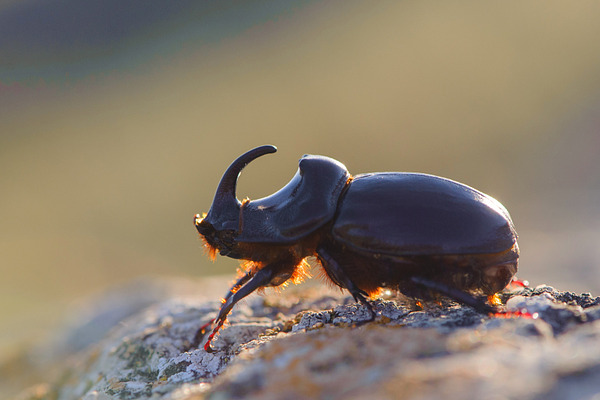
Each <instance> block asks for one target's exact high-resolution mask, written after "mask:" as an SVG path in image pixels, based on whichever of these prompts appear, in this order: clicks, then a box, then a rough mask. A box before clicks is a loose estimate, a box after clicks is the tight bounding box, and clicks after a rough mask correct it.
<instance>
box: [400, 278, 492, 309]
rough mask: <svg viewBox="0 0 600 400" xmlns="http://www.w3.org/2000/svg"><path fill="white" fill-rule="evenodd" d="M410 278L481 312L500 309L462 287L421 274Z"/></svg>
mask: <svg viewBox="0 0 600 400" xmlns="http://www.w3.org/2000/svg"><path fill="white" fill-rule="evenodd" d="M410 280H411V281H412V282H413V283H416V284H417V285H419V286H422V287H425V288H427V289H430V290H434V291H436V292H438V293H441V294H443V295H445V296H447V297H450V298H451V299H453V300H456V301H458V302H459V303H462V304H466V305H468V306H471V307H473V308H474V309H475V310H477V311H479V312H481V313H485V314H495V313H497V312H498V310H497V309H496V308H495V307H493V306H490V305H489V304H487V303H486V302H485V301H483V300H481V299H478V298H476V297H474V296H472V295H471V294H469V293H467V292H463V291H462V290H460V289H456V288H453V287H451V286H448V285H445V284H443V283H441V282H436V281H432V280H430V279H427V278H423V277H421V276H413V277H412V278H410Z"/></svg>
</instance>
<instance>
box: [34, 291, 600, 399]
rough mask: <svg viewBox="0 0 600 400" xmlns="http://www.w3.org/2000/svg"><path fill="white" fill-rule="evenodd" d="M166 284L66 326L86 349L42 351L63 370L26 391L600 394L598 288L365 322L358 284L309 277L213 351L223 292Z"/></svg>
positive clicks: (91, 394) (390, 308) (62, 395)
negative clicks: (495, 309) (489, 312)
mask: <svg viewBox="0 0 600 400" xmlns="http://www.w3.org/2000/svg"><path fill="white" fill-rule="evenodd" d="M150 286H151V285H150ZM157 286H160V285H157ZM160 287H161V288H162V289H161V290H157V292H160V296H156V297H155V299H154V301H146V302H144V303H143V304H144V305H145V307H141V306H136V307H133V308H134V310H130V311H129V312H127V313H124V314H127V315H129V316H128V317H127V318H125V319H124V320H123V321H121V322H120V323H118V324H116V325H114V326H113V327H112V328H111V329H110V330H108V331H107V330H106V327H103V328H99V329H96V330H94V329H91V331H90V326H89V321H93V320H94V311H93V310H94V309H93V308H92V309H91V310H90V311H89V313H91V314H90V315H89V317H90V318H88V324H87V325H86V324H82V325H81V326H71V327H70V328H69V332H67V333H64V334H63V335H62V336H63V337H72V335H73V334H76V336H80V337H79V341H78V347H77V348H73V349H71V350H65V349H63V350H62V353H61V354H57V353H56V352H55V353H54V355H53V356H52V357H54V360H51V359H52V357H46V359H47V361H46V364H43V365H38V366H37V367H38V368H46V369H49V370H50V369H51V370H53V371H54V373H53V374H52V376H49V377H48V378H47V379H48V381H47V382H46V383H43V384H40V385H37V386H34V387H32V388H31V389H29V390H28V391H26V392H24V393H23V394H22V398H31V399H34V398H50V399H76V398H84V399H90V400H91V399H138V398H153V399H173V400H175V399H177V400H179V399H202V398H208V399H233V398H256V399H259V398H260V399H296V398H328V399H338V398H339V399H342V398H344V399H347V398H350V399H352V398H357V399H358V398H365V397H367V396H368V398H375V399H388V398H390V399H391V398H403V399H438V398H461V399H512V398H514V399H517V398H518V399H542V398H543V399H565V398H569V399H591V398H598V397H594V396H600V298H599V297H592V296H591V295H589V294H582V295H578V294H574V293H568V292H560V291H557V290H555V289H553V288H551V287H549V286H542V287H538V288H535V289H532V288H525V289H520V290H517V291H515V292H511V293H505V294H504V295H503V300H504V301H505V302H506V307H507V308H508V309H509V310H512V311H521V312H528V313H530V314H531V315H532V316H534V317H535V318H525V317H514V318H491V317H487V316H484V315H481V314H478V313H477V312H475V311H473V310H472V309H470V308H469V307H465V306H461V305H458V304H455V303H452V302H449V301H448V302H445V303H444V304H442V305H437V304H426V305H425V308H424V309H422V310H417V309H416V307H415V306H414V305H413V304H412V303H411V302H410V301H407V300H406V299H397V298H393V297H387V298H384V299H380V300H377V301H375V303H374V305H375V309H376V310H377V312H378V318H377V320H376V321H375V322H373V323H367V324H362V325H360V324H357V323H359V322H360V321H363V320H364V319H366V318H367V317H368V313H367V311H366V310H365V309H364V307H362V306H360V305H357V304H356V303H354V302H353V301H352V299H351V298H350V297H349V296H347V295H345V294H343V293H340V292H339V291H337V290H330V289H327V288H326V287H325V286H324V285H318V283H317V284H312V285H308V286H305V285H301V286H298V287H295V288H290V289H287V290H285V291H284V292H283V293H280V294H278V293H272V292H269V293H267V294H266V295H264V296H257V295H252V296H251V297H249V298H248V300H247V301H244V302H242V303H241V304H239V305H238V306H237V307H236V308H235V309H234V312H233V313H232V315H231V316H230V318H229V321H230V323H229V324H228V325H226V326H225V328H224V329H223V330H222V331H221V334H220V335H219V336H218V337H217V338H216V340H215V341H214V342H213V343H214V347H215V349H217V350H218V351H217V352H215V353H211V354H209V353H206V352H205V351H204V350H202V349H190V341H191V339H192V338H193V336H194V334H195V332H196V330H197V329H198V327H199V326H200V324H202V323H204V322H206V321H208V320H209V319H210V318H212V317H214V314H215V312H216V311H217V309H218V307H219V302H218V295H216V297H215V298H213V299H212V300H207V299H206V297H198V296H187V297H186V296H181V294H182V293H190V292H191V289H190V285H189V284H188V285H187V287H186V289H185V290H184V289H182V287H181V284H179V283H177V284H171V285H170V287H169V290H164V287H163V286H160ZM216 287H218V288H219V289H220V288H223V287H225V285H221V283H219V284H217V285H213V284H210V285H205V288H206V290H204V291H203V292H204V294H205V295H208V294H211V295H212V292H214V291H215V288H216ZM123 290H124V291H127V292H128V293H130V294H131V290H129V289H123ZM148 292H149V291H148V290H146V295H147V296H148ZM169 293H170V294H169ZM173 293H177V294H178V295H177V296H176V295H174V294H173ZM111 296H112V297H114V296H115V295H114V293H113V294H112V295H111ZM124 298H126V296H125V297H124ZM118 309H119V310H121V311H122V309H123V305H122V304H121V305H120V306H119V307H118ZM101 313H102V315H111V313H110V312H108V313H107V310H106V309H103V310H102V312H101ZM95 317H96V318H95V320H97V321H98V320H99V319H100V320H101V319H102V318H100V316H98V315H95ZM100 325H102V324H100ZM357 325H358V326H357ZM102 326H103V325H102ZM98 330H100V331H102V333H103V338H102V339H100V340H96V339H95V338H97V337H98V334H99V331H98ZM86 332H87V333H86ZM90 332H92V333H90ZM69 335H71V336H69ZM86 335H88V336H89V337H92V338H94V339H93V340H90V341H86V337H85V336H86ZM57 358H58V360H57ZM59 360H60V361H59ZM50 362H51V363H52V368H47V367H48V365H50V364H49V363H50ZM44 365H45V366H44Z"/></svg>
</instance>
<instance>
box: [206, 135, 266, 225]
mask: <svg viewBox="0 0 600 400" xmlns="http://www.w3.org/2000/svg"><path fill="white" fill-rule="evenodd" d="M276 151H277V147H275V146H271V145H266V146H260V147H257V148H255V149H252V150H250V151H247V152H246V153H244V154H242V155H241V156H239V157H238V158H237V159H236V160H235V161H234V162H233V163H231V165H230V166H229V168H227V170H226V171H225V173H224V174H223V177H222V178H221V182H220V183H219V186H218V187H217V192H216V193H215V198H214V200H213V204H212V207H211V208H210V210H209V212H208V215H207V216H206V220H207V222H210V223H211V224H213V225H214V226H215V228H216V229H217V230H220V229H237V223H238V219H239V210H240V202H239V201H238V199H237V198H236V196H235V187H236V184H237V179H238V176H239V175H240V172H242V170H243V169H244V167H245V166H246V165H248V163H250V161H252V160H255V159H256V158H258V157H260V156H262V155H265V154H269V153H275V152H276Z"/></svg>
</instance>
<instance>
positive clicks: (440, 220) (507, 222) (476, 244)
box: [333, 173, 517, 256]
mask: <svg viewBox="0 0 600 400" xmlns="http://www.w3.org/2000/svg"><path fill="white" fill-rule="evenodd" d="M338 212H339V213H338V216H337V219H336V221H335V223H334V225H333V237H334V239H335V240H337V241H340V242H342V243H344V244H345V245H347V246H350V247H353V248H355V249H358V250H362V251H366V252H370V253H375V252H378V253H383V254H390V255H402V256H407V255H435V254H440V255H443V254H489V253H498V252H502V251H505V250H508V249H510V248H511V247H512V246H513V245H514V244H515V243H516V238H517V235H516V232H515V229H514V226H513V223H512V221H511V219H510V215H509V214H508V211H506V209H505V208H504V207H503V206H502V205H501V204H500V203H499V202H498V201H497V200H495V199H494V198H492V197H490V196H488V195H486V194H484V193H481V192H479V191H477V190H475V189H473V188H471V187H469V186H467V185H463V184H461V183H458V182H455V181H452V180H449V179H445V178H440V177H437V176H433V175H427V174H416V173H375V174H364V175H358V176H356V177H355V178H354V180H353V181H352V182H351V184H350V186H349V188H348V190H347V192H346V193H345V195H344V197H343V198H342V199H341V202H340V205H339V207H338Z"/></svg>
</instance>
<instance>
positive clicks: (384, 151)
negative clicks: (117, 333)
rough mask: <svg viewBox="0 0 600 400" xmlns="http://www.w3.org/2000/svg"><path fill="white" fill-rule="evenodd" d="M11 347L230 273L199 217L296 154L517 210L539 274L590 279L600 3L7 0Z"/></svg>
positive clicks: (599, 268)
mask: <svg viewBox="0 0 600 400" xmlns="http://www.w3.org/2000/svg"><path fill="white" fill-rule="evenodd" d="M0 4H1V5H0V224H1V225H0V226H1V229H0V268H1V270H0V276H1V278H0V325H1V326H2V330H1V332H0V349H2V348H6V347H7V346H10V345H12V344H13V343H15V342H18V341H20V342H22V341H23V340H31V339H35V338H36V337H37V336H39V335H40V334H44V333H45V332H48V331H49V330H51V329H52V328H53V327H54V326H55V324H57V323H58V322H60V321H61V319H62V318H63V317H64V316H65V314H66V313H67V312H68V309H69V306H70V305H71V304H73V302H76V301H77V299H80V298H82V296H85V295H87V294H89V293H90V292H94V291H97V290H101V289H102V288H105V287H107V286H109V285H113V284H115V283H118V282H122V281H126V280H129V279H132V278H134V277H136V276H140V275H147V274H150V275H163V276H195V277H197V276H205V275H209V274H231V273H232V271H233V270H234V269H235V267H236V265H237V263H236V262H235V261H233V260H229V259H225V258H219V259H218V260H217V262H216V263H214V264H212V263H210V262H209V261H208V260H207V258H206V257H205V256H204V254H203V251H202V248H201V243H200V241H199V239H198V237H197V234H196V232H195V229H194V227H193V224H192V217H193V215H194V214H195V213H197V212H202V211H208V208H209V207H210V204H211V202H212V196H213V194H214V190H215V188H216V186H217V184H218V182H219V179H220V178H221V174H222V173H223V172H224V170H225V168H226V167H227V166H228V165H229V164H230V162H231V161H232V160H233V159H234V158H235V157H237V156H238V155H239V154H241V153H242V152H244V151H246V150H248V149H250V148H252V147H254V146H257V145H261V144H267V143H271V144H275V145H277V146H278V147H279V152H278V153H277V154H275V155H271V156H267V157H264V158H262V159H260V160H258V161H256V162H254V163H252V165H250V167H249V168H248V169H247V170H245V172H244V174H243V175H242V178H241V180H240V184H239V189H238V194H239V197H240V198H243V197H245V196H249V197H251V198H257V197H261V196H265V195H268V194H270V193H272V192H274V191H276V190H277V189H279V188H280V187H281V186H283V185H284V184H285V183H287V181H288V180H289V179H290V178H291V176H292V175H293V174H294V173H295V170H296V168H297V160H298V158H299V157H300V156H301V155H302V154H304V153H312V154H324V155H329V156H331V157H334V158H337V159H339V160H340V161H342V162H344V163H345V164H346V165H347V166H348V168H349V170H350V171H351V172H352V173H361V172H373V171H420V172H427V173H432V174H437V175H442V176H445V177H449V178H452V179H455V180H459V181H461V182H464V183H467V184H469V185H471V186H474V187H476V188H478V189H480V190H482V191H484V192H486V193H488V194H490V195H493V196H495V197H496V198H498V199H499V200H500V201H501V202H503V203H504V204H505V205H506V207H507V208H508V209H509V210H510V211H511V214H512V216H513V219H514V221H515V224H516V226H517V229H518V232H519V234H520V246H521V250H522V258H521V266H520V273H519V276H520V277H521V278H524V279H528V280H529V281H530V282H531V283H532V284H533V285H537V284H540V283H548V284H551V285H553V286H556V287H558V288H559V289H563V290H576V291H582V292H588V291H591V292H592V293H593V294H595V295H599V294H600V246H599V244H600V240H599V239H600V222H599V219H598V216H599V215H600V213H599V211H600V210H599V204H600V201H599V200H600V174H599V173H598V172H599V168H598V155H599V154H600V114H599V113H598V111H600V78H599V77H600V51H598V39H599V38H600V24H599V23H598V15H600V3H598V2H596V1H578V2H564V1H539V2H537V1H536V2H521V1H518V2H517V1H507V2H479V1H476V0H473V1H452V2H436V3H431V2H412V1H379V2H366V1H326V2H323V1H291V0H289V1H288V0H272V1H258V0H255V1H251V0H248V1H200V2H198V1H177V2H162V1H157V0H144V1H142V0H132V1H127V2H123V1H117V0H104V1H100V0H87V1H75V0H47V1H34V0H23V1H4V2H2V3H0Z"/></svg>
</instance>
